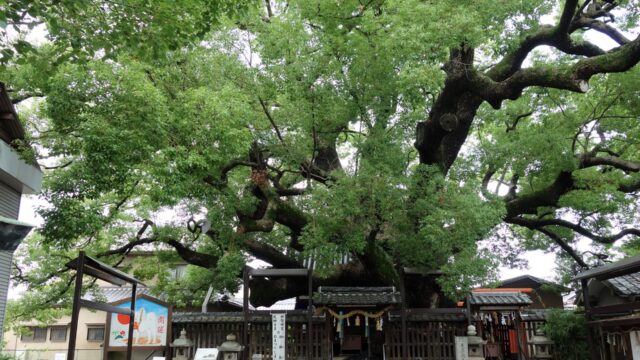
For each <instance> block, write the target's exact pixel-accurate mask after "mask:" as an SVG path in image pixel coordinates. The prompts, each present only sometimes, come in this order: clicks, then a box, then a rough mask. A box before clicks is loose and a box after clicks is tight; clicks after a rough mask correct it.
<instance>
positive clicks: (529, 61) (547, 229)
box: [0, 0, 640, 318]
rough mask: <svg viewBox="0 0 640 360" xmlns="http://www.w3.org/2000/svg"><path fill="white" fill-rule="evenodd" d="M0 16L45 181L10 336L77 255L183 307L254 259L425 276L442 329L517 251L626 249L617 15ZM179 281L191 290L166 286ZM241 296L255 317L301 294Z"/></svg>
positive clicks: (268, 7) (268, 288) (621, 10)
mask: <svg viewBox="0 0 640 360" xmlns="http://www.w3.org/2000/svg"><path fill="white" fill-rule="evenodd" d="M0 10H2V11H0V14H1V15H0V25H1V27H0V29H4V30H0V31H2V34H3V35H4V36H2V40H1V41H2V43H3V44H4V49H3V50H2V51H1V54H2V55H1V56H2V59H1V61H2V68H1V70H0V71H1V72H0V79H2V81H4V82H6V83H7V84H8V86H9V87H10V89H11V90H12V93H11V96H12V97H13V99H14V101H15V102H16V103H21V104H19V109H20V115H21V119H22V121H23V122H24V123H25V126H26V127H27V129H28V130H29V132H30V134H31V135H30V137H29V138H28V139H27V141H26V142H23V143H21V144H17V145H18V146H23V147H24V149H25V150H24V151H25V156H32V155H34V154H33V152H35V156H36V157H37V158H38V159H39V160H40V163H41V165H42V167H43V169H44V171H45V172H46V184H45V190H44V191H43V194H42V198H43V199H44V200H46V202H43V205H42V207H41V209H40V214H41V215H42V217H43V219H44V225H43V226H42V227H41V228H40V229H39V231H38V233H37V234H36V235H34V236H32V237H31V238H30V240H28V242H27V243H26V244H25V245H24V246H23V247H22V249H21V257H20V258H19V261H18V263H17V264H16V271H15V274H14V280H15V281H17V282H18V283H24V284H25V285H27V286H28V287H29V289H30V290H32V291H28V292H27V293H26V295H25V296H24V297H23V298H22V300H21V302H20V303H19V304H17V305H14V309H13V311H12V312H11V313H12V314H13V316H14V317H16V318H20V317H31V316H34V315H35V314H36V313H37V312H34V311H33V309H43V308H46V306H44V304H47V303H48V304H54V303H68V301H69V295H68V294H69V291H68V287H69V284H70V283H71V281H72V275H73V274H72V273H71V272H69V271H66V270H65V269H64V266H63V264H64V263H65V262H66V261H68V260H69V259H71V258H73V257H75V256H76V255H77V251H78V250H80V249H84V250H86V251H87V252H88V253H89V254H90V255H93V256H97V257H99V258H101V259H102V260H104V261H107V262H109V263H111V264H120V263H121V262H122V260H123V258H124V257H125V256H126V255H127V254H129V253H130V252H132V251H133V252H135V251H138V250H143V251H150V250H153V251H154V253H155V255H154V256H155V258H154V259H157V261H150V260H149V259H150V258H149V257H140V258H142V259H144V260H143V261H142V264H140V266H137V267H136V275H138V276H140V277H142V278H149V277H153V276H156V277H157V279H158V285H157V290H158V291H161V292H164V293H167V294H169V295H170V296H171V298H172V301H173V302H174V303H177V304H179V305H180V304H187V303H189V302H196V303H197V302H201V301H202V298H203V295H204V293H205V292H206V290H207V289H208V288H209V286H211V285H212V286H214V288H215V289H216V290H224V289H227V290H234V289H235V288H237V286H238V284H239V275H240V274H241V272H242V269H243V266H244V265H245V264H246V263H248V262H250V261H253V260H255V259H257V260H262V261H264V262H266V263H268V264H270V265H271V266H273V267H275V268H302V267H305V266H307V265H308V264H309V262H313V263H314V268H315V270H314V282H315V284H316V285H329V284H331V285H393V286H396V287H400V286H402V282H401V278H402V275H401V272H402V269H403V268H405V267H411V268H419V269H423V270H427V271H438V272H439V273H440V274H441V275H440V276H438V277H437V280H435V281H437V284H436V283H434V282H433V281H429V280H428V279H424V281H420V282H412V283H411V284H408V286H407V291H408V295H409V303H410V305H411V306H437V305H438V304H442V302H443V301H444V296H438V295H439V294H444V295H447V296H448V297H450V298H455V297H456V295H459V294H460V293H462V292H464V291H466V290H467V289H468V288H469V287H470V286H472V285H474V284H478V283H481V282H483V281H486V280H487V279H490V278H491V277H492V274H495V269H496V267H497V266H498V264H500V263H512V264H513V263H514V262H517V261H518V254H519V253H521V252H522V251H524V250H528V249H544V250H548V251H557V252H558V254H560V258H563V259H570V260H571V261H572V262H575V263H576V264H577V265H578V266H579V267H586V266H588V265H589V263H590V261H591V258H590V257H589V256H585V254H584V253H581V252H580V251H578V250H577V246H576V244H577V242H578V241H586V240H590V241H592V242H593V244H600V245H601V247H602V250H603V251H606V250H608V249H610V248H611V247H612V246H613V245H615V244H623V246H621V247H618V248H617V249H618V250H623V251H626V252H633V251H634V249H635V248H636V247H638V245H640V243H639V242H638V239H637V237H638V236H639V235H640V230H638V229H637V228H636V225H637V224H638V220H639V219H638V209H637V208H638V191H640V175H639V174H638V172H639V170H640V143H639V139H640V137H639V135H640V121H639V120H640V119H639V115H640V101H639V100H638V95H639V92H640V87H639V85H640V71H639V70H640V69H638V68H636V67H634V66H635V65H636V63H638V62H639V61H640V38H638V37H636V36H637V35H636V34H637V30H638V29H637V27H638V16H639V14H640V2H638V1H636V0H629V1H624V0H620V1H590V0H584V1H578V0H567V1H546V0H521V1H518V0H503V1H488V0H475V1H460V0H438V1H427V0H386V1H383V0H292V1H288V2H287V1H279V0H266V1H264V0H262V1H257V0H256V1H231V0H227V1H213V0H177V1H171V2H170V1H163V0H83V1H76V0H61V1H60V0H57V1H53V0H43V1H38V2H31V1H25V0H8V1H7V0H4V1H1V2H0ZM38 34H40V36H38ZM45 38H46V39H45ZM26 99H29V100H26ZM25 100H26V101H25ZM30 149H31V150H30ZM345 259H346V260H348V261H344V260H345ZM178 262H186V263H188V264H191V265H193V266H190V267H189V268H188V271H187V275H186V277H185V278H183V279H181V280H180V281H179V282H176V281H173V280H172V279H171V277H170V276H169V275H168V274H169V272H167V271H166V269H168V268H171V267H172V266H173V264H176V263H178ZM125 263H126V262H125ZM252 290H253V291H252V294H251V296H252V299H251V300H252V303H253V305H256V306H258V305H269V304H271V303H273V302H274V301H277V300H279V299H285V298H290V297H293V296H296V295H300V294H302V293H304V292H305V291H306V284H305V283H304V282H303V283H300V282H298V281H296V280H295V279H262V280H260V281H258V280H256V281H255V282H254V283H252Z"/></svg>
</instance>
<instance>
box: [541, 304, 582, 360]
mask: <svg viewBox="0 0 640 360" xmlns="http://www.w3.org/2000/svg"><path fill="white" fill-rule="evenodd" d="M546 320H547V322H546V324H545V326H544V331H545V335H547V337H549V338H550V339H551V340H552V341H554V343H555V345H554V349H555V354H556V356H558V358H560V359H575V360H578V359H587V358H588V357H589V346H588V342H587V326H586V324H585V318H584V315H583V314H576V313H575V312H573V311H566V310H559V309H552V310H550V311H549V312H548V313H547V315H546Z"/></svg>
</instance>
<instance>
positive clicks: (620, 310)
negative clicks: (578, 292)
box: [586, 301, 640, 320]
mask: <svg viewBox="0 0 640 360" xmlns="http://www.w3.org/2000/svg"><path fill="white" fill-rule="evenodd" d="M638 309H640V301H635V302H631V303H626V304H616V305H607V306H598V307H590V308H589V309H586V313H587V315H588V320H591V317H592V316H593V315H607V314H628V313H631V312H633V311H634V310H638Z"/></svg>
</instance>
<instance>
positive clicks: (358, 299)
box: [313, 286, 402, 305]
mask: <svg viewBox="0 0 640 360" xmlns="http://www.w3.org/2000/svg"><path fill="white" fill-rule="evenodd" d="M313 302H314V304H318V305H378V304H399V303H400V302H402V297H401V296H400V292H398V291H396V289H395V288H393V287H338V286H321V287H320V288H318V292H317V293H315V294H314V295H313Z"/></svg>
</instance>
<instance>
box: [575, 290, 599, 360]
mask: <svg viewBox="0 0 640 360" xmlns="http://www.w3.org/2000/svg"><path fill="white" fill-rule="evenodd" d="M580 284H581V285H582V301H583V302H584V318H585V320H586V322H587V323H586V326H587V342H588V343H589V353H590V354H591V360H598V352H597V351H596V348H595V344H594V339H593V332H592V331H591V325H589V322H590V321H591V314H590V312H591V303H590V301H589V281H588V280H587V279H582V280H580ZM601 345H602V344H601Z"/></svg>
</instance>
